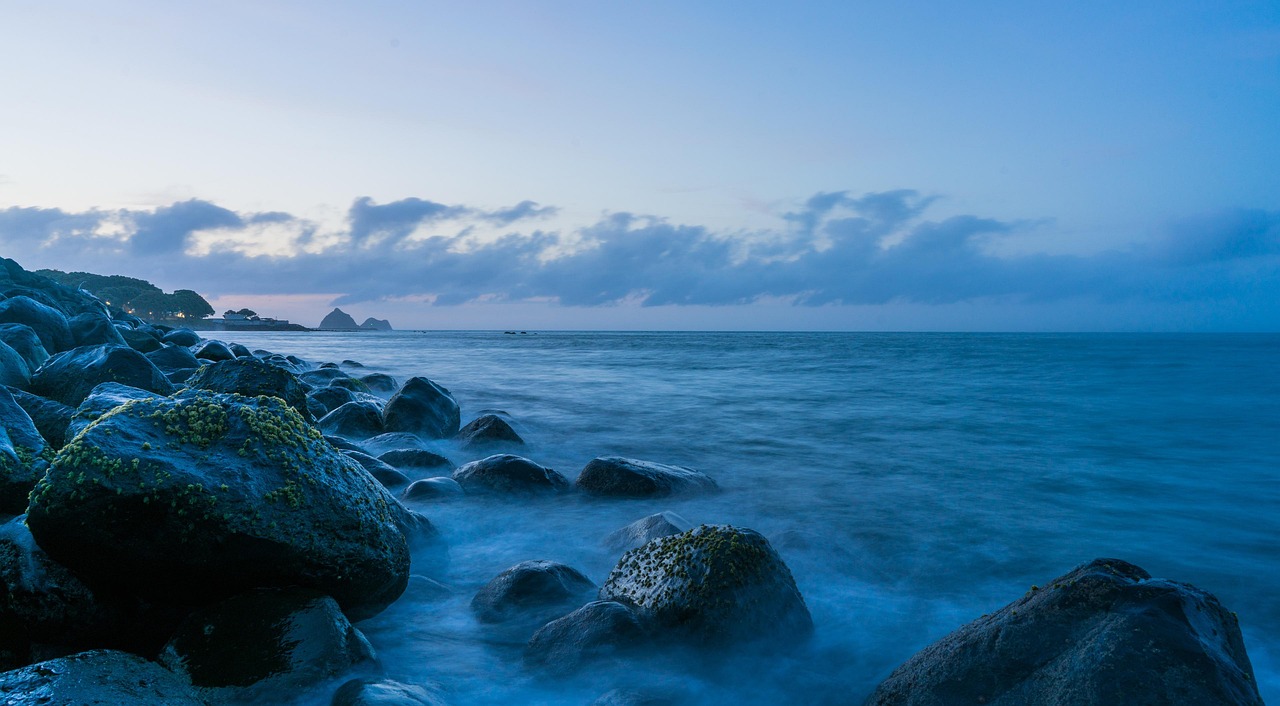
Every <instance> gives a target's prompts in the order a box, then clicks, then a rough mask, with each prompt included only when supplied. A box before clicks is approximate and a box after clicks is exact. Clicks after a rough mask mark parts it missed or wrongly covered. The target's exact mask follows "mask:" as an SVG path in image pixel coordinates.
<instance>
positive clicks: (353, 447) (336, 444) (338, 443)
mask: <svg viewBox="0 0 1280 706" xmlns="http://www.w3.org/2000/svg"><path fill="white" fill-rule="evenodd" d="M324 440H325V441H327V442H329V445H330V446H332V447H333V448H335V449H338V450H339V451H359V452H360V453H364V447H362V446H360V445H358V444H353V443H352V442H350V441H348V440H346V439H344V438H342V437H340V436H325V437H324Z"/></svg>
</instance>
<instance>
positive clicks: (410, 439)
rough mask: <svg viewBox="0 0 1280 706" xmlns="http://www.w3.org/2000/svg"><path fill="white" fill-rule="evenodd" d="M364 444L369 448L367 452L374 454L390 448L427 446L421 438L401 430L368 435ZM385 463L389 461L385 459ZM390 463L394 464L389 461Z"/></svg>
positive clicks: (378, 454) (379, 454) (380, 453)
mask: <svg viewBox="0 0 1280 706" xmlns="http://www.w3.org/2000/svg"><path fill="white" fill-rule="evenodd" d="M364 446H365V448H367V449H369V453H370V454H372V455H374V456H381V455H382V454H384V453H386V452H388V451H392V450H402V449H426V448H427V445H426V444H425V443H423V441H422V439H419V438H418V437H416V436H414V435H413V434H410V433H408V432H403V431H392V432H387V433H385V434H379V435H377V436H372V437H369V438H368V439H365V440H364ZM387 463H391V462H390V461H387ZM391 465H393V466H394V465H396V464H394V463H391Z"/></svg>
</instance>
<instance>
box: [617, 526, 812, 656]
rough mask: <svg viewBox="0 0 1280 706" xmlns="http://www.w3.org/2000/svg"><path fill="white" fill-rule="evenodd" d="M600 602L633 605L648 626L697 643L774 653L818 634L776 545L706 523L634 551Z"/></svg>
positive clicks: (624, 558)
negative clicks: (741, 646) (746, 646)
mask: <svg viewBox="0 0 1280 706" xmlns="http://www.w3.org/2000/svg"><path fill="white" fill-rule="evenodd" d="M600 600H616V601H619V602H623V603H627V604H628V605H632V606H634V607H635V609H636V611H637V613H638V614H639V615H640V617H641V618H642V619H643V620H644V621H645V622H646V623H649V624H652V625H653V626H654V627H655V628H657V629H659V630H661V631H663V632H665V633H667V634H668V635H671V636H672V637H676V638H679V639H683V640H686V641H689V642H692V643H696V644H707V645H713V644H719V645H731V644H732V645H735V646H736V645H738V644H743V643H756V645H757V646H761V647H765V648H773V647H780V646H784V645H791V644H794V643H796V642H799V641H801V640H804V639H806V638H808V636H809V635H810V634H811V633H812V632H813V620H812V618H810V616H809V610H808V609H807V608H806V607H805V605H804V599H803V598H801V596H800V591H799V590H798V589H797V588H796V583H795V580H794V579H793V578H792V577H791V571H790V570H789V569H787V566H786V564H784V563H783V561H782V559H781V557H779V556H778V553H777V552H775V551H774V550H773V548H772V547H770V546H769V542H768V540H766V539H765V538H764V537H763V536H761V535H760V534H759V533H757V532H755V531H752V530H749V529H739V528H736V527H731V526H728V525H702V526H700V527H697V528H694V529H692V530H689V531H688V532H684V533H682V534H678V535H672V536H669V537H659V538H658V539H655V540H653V541H652V542H649V543H648V544H646V545H644V546H643V547H640V548H639V549H633V550H631V551H629V552H627V553H626V554H624V555H622V559H620V560H619V561H618V565H617V566H615V567H614V569H613V571H612V572H610V574H609V578H608V579H607V580H606V581H605V583H604V585H603V586H602V587H601V588H600Z"/></svg>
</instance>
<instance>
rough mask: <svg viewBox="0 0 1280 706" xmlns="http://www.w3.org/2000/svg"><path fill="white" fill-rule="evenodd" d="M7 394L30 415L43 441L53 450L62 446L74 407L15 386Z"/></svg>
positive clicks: (74, 410)
mask: <svg viewBox="0 0 1280 706" xmlns="http://www.w3.org/2000/svg"><path fill="white" fill-rule="evenodd" d="M9 394H11V395H13V399H14V401H15V402H17V403H18V406H20V407H22V409H23V411H25V412H26V413H27V416H29V417H31V421H32V422H34V423H35V425H36V429H39V430H40V436H42V437H44V440H45V442H47V443H48V444H49V446H52V447H53V448H54V449H55V450H56V449H60V448H62V445H63V444H64V443H66V440H67V425H68V424H70V423H71V417H72V415H74V414H75V412H76V408H75V407H69V406H67V405H65V404H62V403H61V402H58V401H56V400H51V399H48V398H45V397H40V396H39V395H33V394H31V393H30V392H25V391H23V390H18V389H15V388H9Z"/></svg>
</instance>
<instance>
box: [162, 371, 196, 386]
mask: <svg viewBox="0 0 1280 706" xmlns="http://www.w3.org/2000/svg"><path fill="white" fill-rule="evenodd" d="M197 370H199V368H181V369H179V370H170V371H169V372H167V373H165V374H164V376H165V378H166V379H167V380H168V381H169V382H171V383H173V384H174V385H182V384H184V383H186V381H187V380H190V379H191V376H192V375H195V374H196V371H197Z"/></svg>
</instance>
